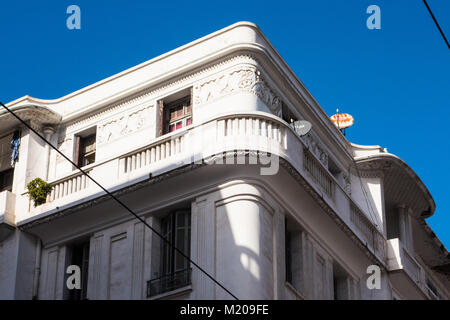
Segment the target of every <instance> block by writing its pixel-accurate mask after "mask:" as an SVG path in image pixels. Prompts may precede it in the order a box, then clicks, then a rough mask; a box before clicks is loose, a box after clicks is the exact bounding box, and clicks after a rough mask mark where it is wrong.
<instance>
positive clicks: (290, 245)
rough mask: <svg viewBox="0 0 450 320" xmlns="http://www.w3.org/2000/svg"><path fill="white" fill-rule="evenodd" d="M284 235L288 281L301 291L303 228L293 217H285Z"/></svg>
mask: <svg viewBox="0 0 450 320" xmlns="http://www.w3.org/2000/svg"><path fill="white" fill-rule="evenodd" d="M284 236H285V264H286V282H288V283H289V284H291V285H292V286H293V287H294V288H295V289H296V290H297V291H298V292H300V293H301V292H302V283H303V250H302V230H301V229H300V226H299V225H298V224H297V222H296V221H294V220H293V219H290V218H286V219H285V233H284Z"/></svg>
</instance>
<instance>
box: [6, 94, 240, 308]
mask: <svg viewBox="0 0 450 320" xmlns="http://www.w3.org/2000/svg"><path fill="white" fill-rule="evenodd" d="M0 105H1V106H3V107H4V108H5V109H6V111H8V112H9V113H10V114H12V115H13V116H14V117H15V118H16V119H17V120H19V121H20V122H21V123H22V124H24V125H25V126H26V127H27V128H28V129H30V130H31V131H32V132H33V133H34V134H36V135H37V136H38V137H39V138H41V139H42V140H43V141H44V142H45V143H47V144H48V145H49V146H50V147H51V148H52V149H54V150H55V151H56V152H58V153H59V154H60V155H61V156H62V157H63V158H64V159H66V160H67V161H69V162H70V163H71V164H72V165H73V166H74V167H76V168H77V169H78V170H79V171H80V172H81V173H82V174H84V175H85V176H86V177H88V178H89V179H90V180H91V181H92V182H94V183H95V184H96V185H97V186H98V187H100V189H102V190H103V191H104V192H106V194H108V195H109V196H110V197H111V198H113V199H114V200H115V201H116V202H117V203H118V204H120V205H121V206H122V207H123V208H124V209H125V210H127V211H128V212H129V213H131V214H132V215H133V216H134V217H135V218H136V219H138V220H139V221H140V222H142V223H143V224H144V225H145V226H146V227H147V228H149V229H150V230H151V231H152V232H153V233H155V234H156V235H157V236H159V237H160V238H161V239H163V241H165V242H166V243H167V244H168V245H169V246H170V247H172V248H173V249H174V250H175V251H177V252H178V253H179V254H181V255H182V256H183V257H184V258H185V259H187V260H188V261H189V262H190V263H192V265H194V266H195V267H196V268H197V269H198V270H200V271H201V272H202V273H204V274H205V275H206V276H207V277H208V278H210V279H211V280H212V281H213V282H214V283H215V284H217V285H218V286H219V287H221V288H222V289H223V290H225V291H226V292H227V293H228V294H229V295H230V296H232V297H233V298H234V299H236V300H239V299H238V298H237V297H236V296H235V295H234V294H233V293H231V292H230V291H229V290H228V289H227V288H225V287H224V286H223V285H222V284H221V283H220V282H218V281H217V280H216V279H214V277H213V276H211V275H210V274H209V273H208V272H207V271H205V270H204V269H203V268H202V267H200V266H199V265H198V264H197V263H195V262H194V261H192V259H191V258H189V257H188V256H187V255H186V254H185V253H184V252H183V251H181V250H180V249H178V248H177V247H175V245H173V244H172V243H171V242H170V241H169V240H167V239H166V238H165V237H163V236H162V235H161V234H160V233H159V232H158V231H156V230H155V229H154V228H153V227H151V226H150V225H149V224H148V223H147V222H146V221H145V220H144V219H142V218H141V217H139V216H138V215H137V214H136V213H134V211H133V210H131V209H130V208H129V207H128V206H127V205H126V204H124V203H123V202H122V201H121V200H119V199H118V198H117V197H116V196H114V195H113V194H112V193H111V192H109V191H108V190H107V189H105V188H104V187H103V186H102V185H101V184H100V183H98V182H97V181H96V180H95V179H94V178H92V177H91V176H90V175H89V174H87V172H86V171H84V170H83V169H82V168H81V167H80V166H78V165H77V164H75V163H74V162H73V161H72V160H70V159H69V158H68V157H67V156H66V155H65V154H64V153H62V152H61V151H59V150H58V148H56V147H55V146H53V145H52V144H51V143H50V142H49V141H47V140H46V139H45V138H44V137H43V136H42V135H41V134H39V133H38V132H37V131H36V130H34V129H33V128H32V127H31V126H30V125H29V124H28V123H26V122H25V121H24V120H22V119H21V118H20V117H19V116H17V115H16V114H15V113H14V112H12V111H11V110H10V109H9V108H8V107H6V106H5V105H4V104H3V103H2V102H0Z"/></svg>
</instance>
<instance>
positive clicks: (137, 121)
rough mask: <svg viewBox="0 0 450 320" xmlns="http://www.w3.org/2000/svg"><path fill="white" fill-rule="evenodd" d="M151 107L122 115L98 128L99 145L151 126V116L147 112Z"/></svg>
mask: <svg viewBox="0 0 450 320" xmlns="http://www.w3.org/2000/svg"><path fill="white" fill-rule="evenodd" d="M149 108H150V106H147V107H145V108H142V109H139V110H137V111H133V112H131V113H129V114H125V115H121V116H120V117H117V118H115V119H113V120H110V121H108V122H106V123H104V124H102V125H100V126H99V127H98V131H97V143H98V144H103V143H108V142H111V141H113V140H115V139H117V138H119V137H122V136H125V135H128V134H130V133H133V132H136V131H138V130H140V129H142V128H143V127H144V126H147V125H149V123H150V115H149V113H148V112H147V111H148V109H149Z"/></svg>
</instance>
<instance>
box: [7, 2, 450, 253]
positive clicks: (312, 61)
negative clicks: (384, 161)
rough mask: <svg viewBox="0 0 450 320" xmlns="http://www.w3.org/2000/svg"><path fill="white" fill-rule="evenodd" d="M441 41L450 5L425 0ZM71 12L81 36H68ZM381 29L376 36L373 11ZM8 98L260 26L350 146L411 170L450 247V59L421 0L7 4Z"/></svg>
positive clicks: (71, 86)
mask: <svg viewBox="0 0 450 320" xmlns="http://www.w3.org/2000/svg"><path fill="white" fill-rule="evenodd" d="M427 3H428V5H429V6H430V8H431V10H432V11H433V14H434V16H435V18H436V20H437V21H438V22H439V25H440V27H441V29H442V31H443V32H444V34H445V35H447V37H448V35H449V34H450V1H448V0H427ZM70 5H76V6H78V7H79V8H80V29H69V28H68V27H67V19H68V18H69V17H70V16H71V14H70V13H67V9H68V7H69V6H70ZM371 5H376V6H378V7H379V9H380V12H379V14H380V29H376V28H375V29H369V28H368V26H367V20H368V18H369V17H370V15H371V14H370V13H367V12H366V10H367V8H368V7H369V6H371ZM0 12H1V14H2V19H1V21H0V40H1V43H2V50H1V51H0V74H1V77H0V100H1V101H3V102H4V103H7V102H9V101H12V100H14V99H17V98H19V97H21V96H24V95H27V94H28V95H31V96H34V97H37V98H41V99H56V98H59V97H61V96H64V95H66V94H69V93H71V92H73V91H76V90H78V89H81V88H83V87H85V86H88V85H90V84H92V83H94V82H97V81H100V80H102V79H104V78H107V77H109V76H111V75H113V74H115V73H118V72H121V71H123V70H125V69H127V68H130V67H133V66H135V65H137V64H139V63H142V62H144V61H147V60H149V59H151V58H153V57H155V56H158V55H160V54H163V53H165V52H167V51H170V50H172V49H175V48H177V47H179V46H181V45H184V44H186V43H188V42H190V41H193V40H196V39H198V38H200V37H202V36H205V35H207V34H209V33H211V32H214V31H217V30H219V29H221V28H223V27H225V26H228V25H230V24H232V23H235V22H237V21H243V20H244V21H251V22H254V23H256V24H257V25H258V26H259V27H260V28H261V29H262V31H263V32H264V33H265V35H266V36H267V37H268V39H269V41H271V43H272V44H273V45H274V47H275V48H276V49H277V50H278V52H279V53H280V55H281V56H282V57H283V58H284V59H285V60H286V62H287V63H288V64H289V66H290V67H291V68H292V70H293V71H294V72H295V73H296V74H297V76H298V77H299V78H300V80H301V81H302V82H303V83H304V84H305V86H306V87H307V88H308V90H309V91H310V92H311V94H312V95H313V96H314V97H315V99H316V100H317V101H318V102H319V103H320V105H321V106H322V107H323V108H324V110H325V111H326V112H327V113H328V114H329V115H330V116H331V115H332V114H334V113H335V111H336V109H337V108H339V110H340V111H341V112H344V113H350V114H351V115H352V116H353V117H354V118H355V124H354V125H353V126H352V127H351V128H348V129H347V132H346V134H347V135H346V136H347V139H349V140H350V141H351V142H354V143H357V144H363V145H381V146H382V147H383V148H387V149H388V152H390V153H393V154H395V155H397V156H399V157H400V158H402V159H403V160H404V161H405V162H406V163H408V164H409V165H410V166H411V168H412V169H413V170H414V171H415V172H416V173H417V174H418V175H419V177H420V178H421V179H422V180H423V182H424V183H425V184H426V186H427V187H428V188H429V190H430V192H431V194H432V195H433V197H434V199H435V202H436V212H435V215H434V216H433V217H431V218H429V219H427V222H428V223H429V224H430V225H431V227H432V228H433V230H434V231H435V232H436V234H437V235H438V237H439V238H440V239H441V240H442V242H443V243H444V244H445V245H446V247H447V248H450V232H449V228H450V200H448V199H449V197H448V195H449V194H450V187H449V182H450V170H449V159H450V148H449V146H450V143H449V138H450V129H449V121H450V80H449V75H450V50H448V48H447V46H446V44H445V42H444V41H443V39H442V36H441V34H440V33H439V31H438V29H437V28H436V25H435V23H434V21H433V19H432V18H431V17H430V14H429V12H428V11H427V8H426V6H425V5H424V3H423V1H422V0H396V1H387V0H370V1H366V0H345V1H344V0H342V1H336V0H327V1H326V0H317V1H303V0H297V1H292V0H291V1H283V0H280V1H276V2H274V1H262V0H259V1H251V0H249V1H227V2H226V3H220V4H219V3H218V2H213V1H195V2H194V1H160V2H153V1H144V0H142V1H133V0H129V1H86V0H80V1H78V0H75V1H70V2H69V1H48V2H36V1H17V2H13V1H2V2H0Z"/></svg>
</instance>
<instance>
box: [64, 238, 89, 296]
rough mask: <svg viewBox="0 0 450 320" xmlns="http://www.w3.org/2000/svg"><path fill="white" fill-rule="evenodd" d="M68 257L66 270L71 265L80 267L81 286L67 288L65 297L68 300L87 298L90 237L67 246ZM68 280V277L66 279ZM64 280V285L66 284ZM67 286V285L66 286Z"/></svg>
mask: <svg viewBox="0 0 450 320" xmlns="http://www.w3.org/2000/svg"><path fill="white" fill-rule="evenodd" d="M67 253H68V259H67V263H66V270H67V267H68V266H69V265H74V266H77V267H79V268H80V274H79V276H80V279H79V280H80V288H79V289H77V288H73V289H70V290H69V289H66V292H65V299H67V300H86V299H87V285H88V270H89V239H85V240H82V241H77V242H75V243H72V244H70V245H68V246H67ZM66 281H67V279H66ZM66 281H64V285H66ZM65 288H67V286H65Z"/></svg>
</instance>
